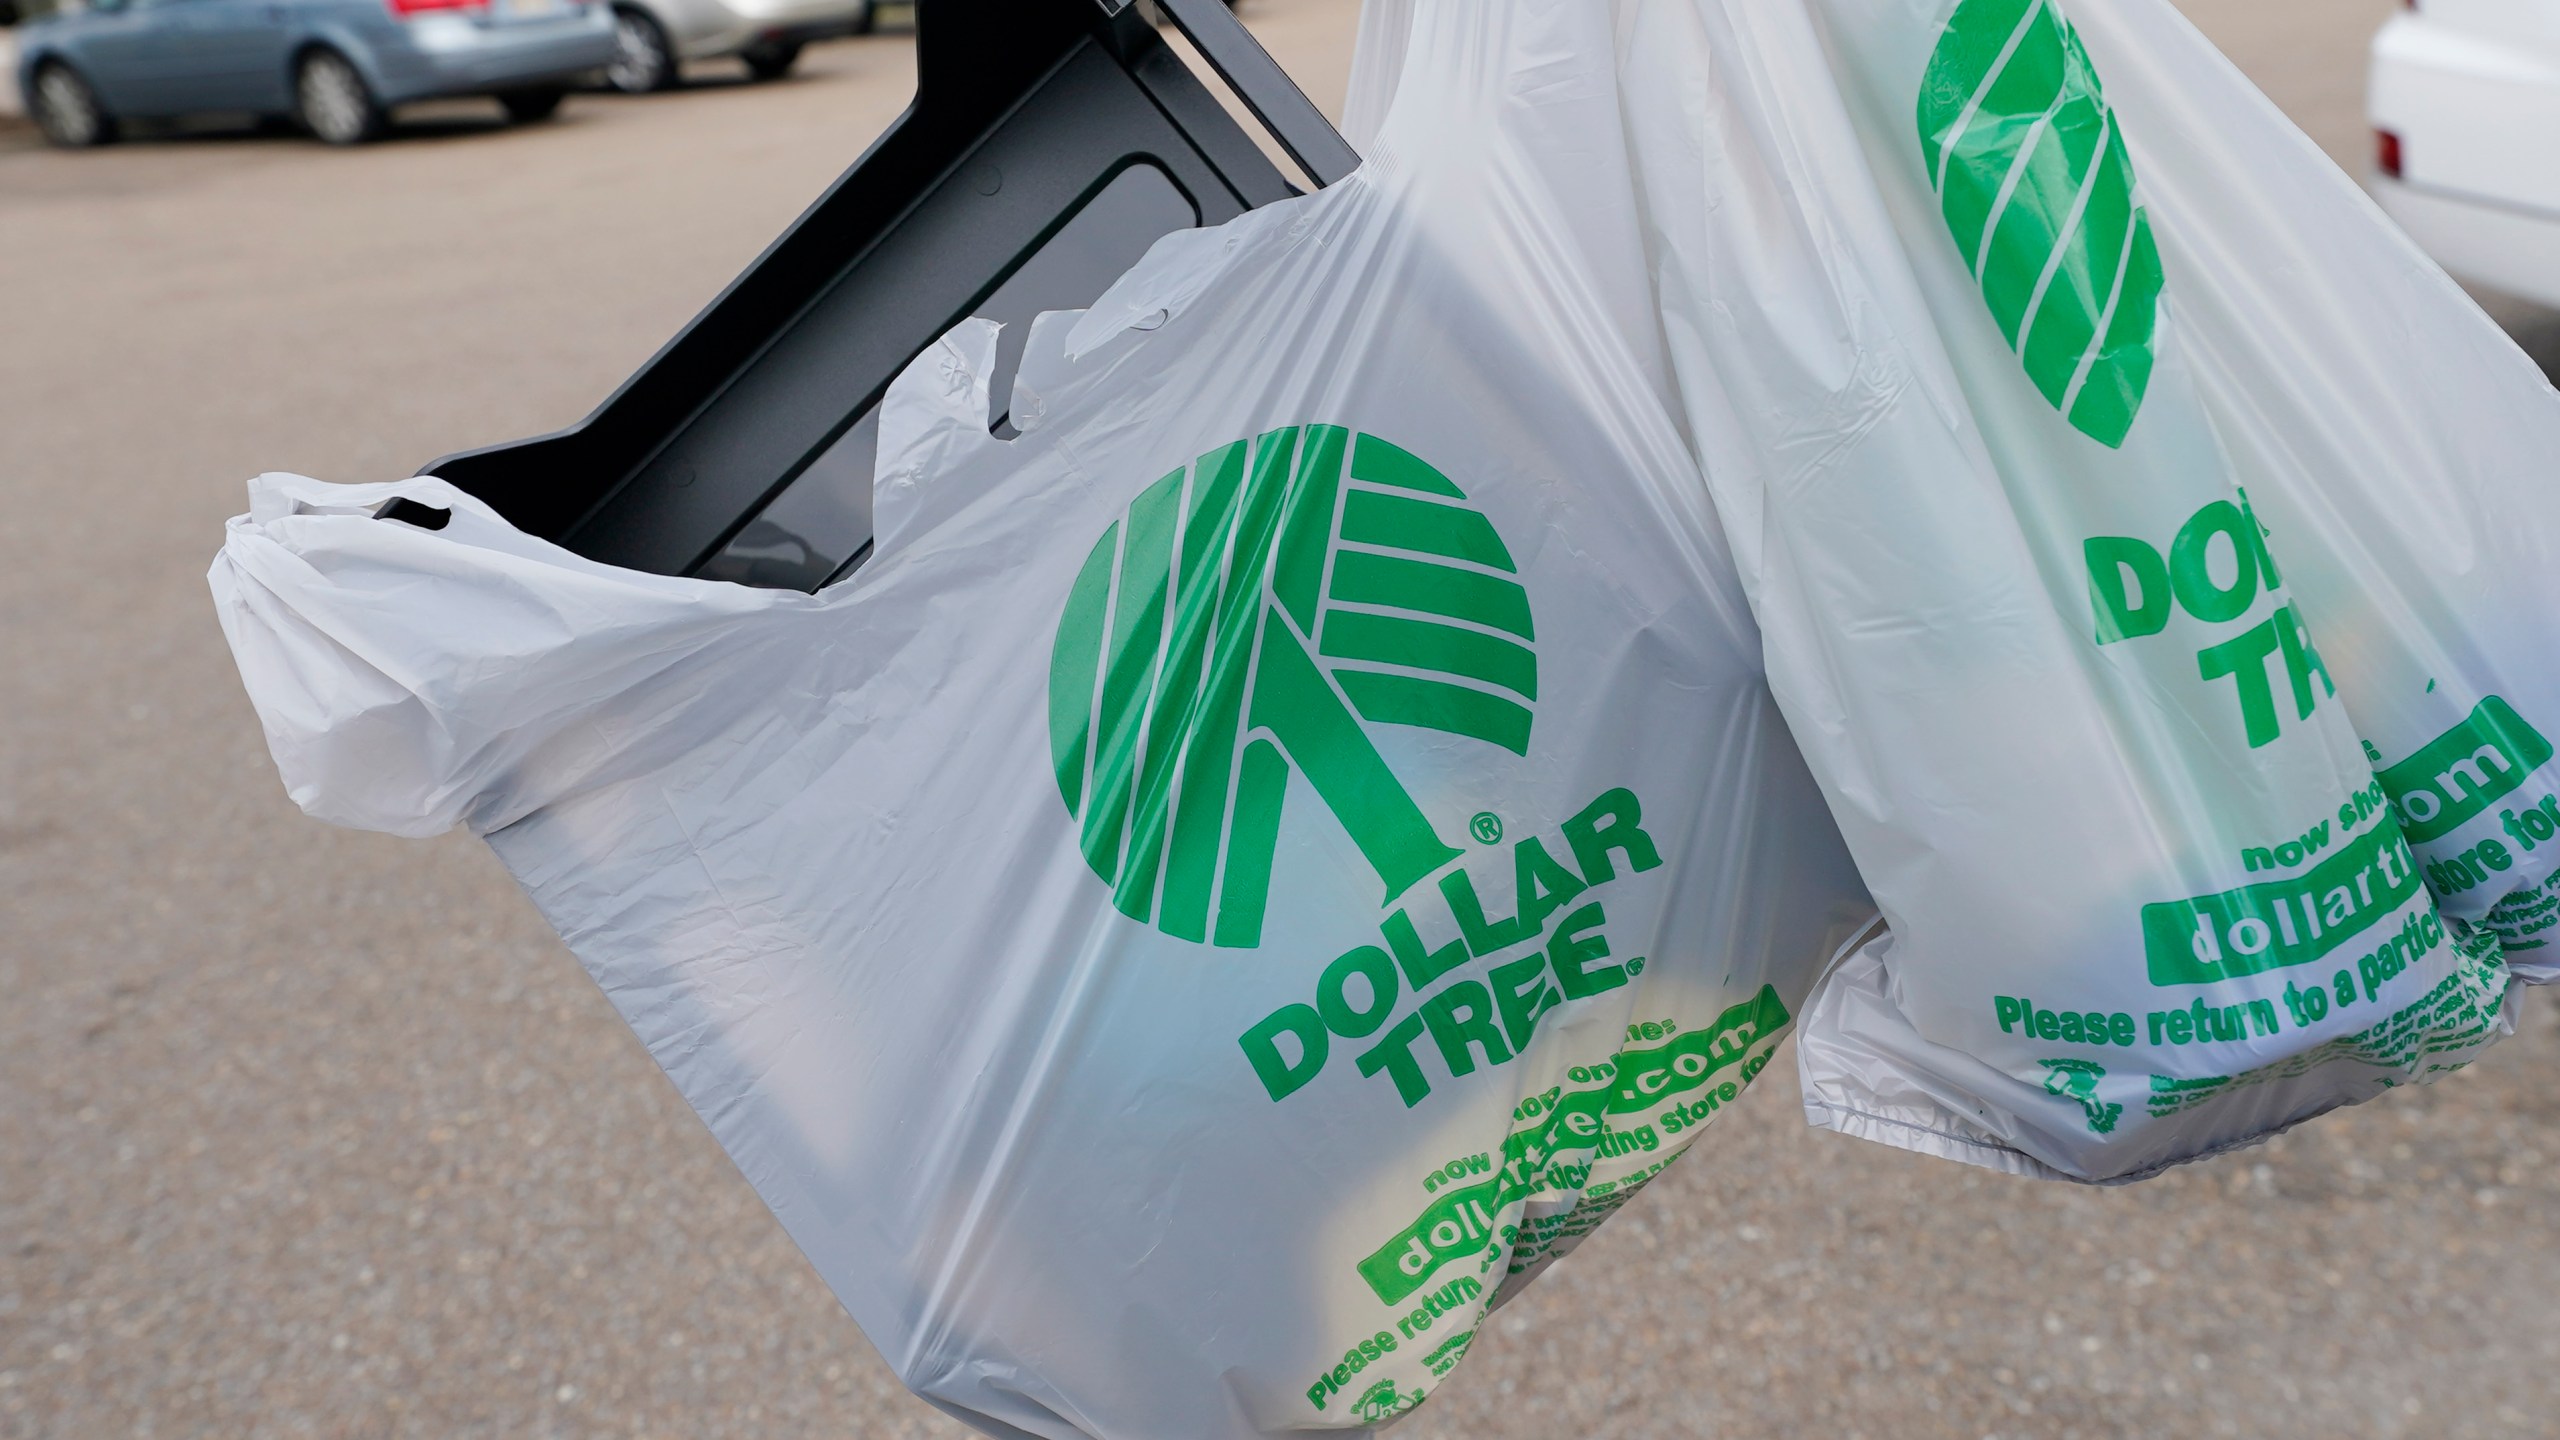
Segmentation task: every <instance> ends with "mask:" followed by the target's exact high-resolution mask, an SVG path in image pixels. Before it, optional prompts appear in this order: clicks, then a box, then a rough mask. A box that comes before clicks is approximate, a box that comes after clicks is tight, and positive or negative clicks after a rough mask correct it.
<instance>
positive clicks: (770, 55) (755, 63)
mask: <svg viewBox="0 0 2560 1440" xmlns="http://www.w3.org/2000/svg"><path fill="white" fill-rule="evenodd" d="M738 58H739V59H741V60H744V61H746V62H747V73H748V74H749V75H752V76H754V77H755V78H757V79H758V80H779V79H781V78H782V77H783V76H785V75H788V74H790V73H791V67H792V66H794V65H797V64H799V63H800V47H799V46H798V45H794V44H788V43H785V42H782V41H768V42H766V43H764V44H761V45H750V46H748V47H747V48H746V49H744V50H741V51H739V52H738Z"/></svg>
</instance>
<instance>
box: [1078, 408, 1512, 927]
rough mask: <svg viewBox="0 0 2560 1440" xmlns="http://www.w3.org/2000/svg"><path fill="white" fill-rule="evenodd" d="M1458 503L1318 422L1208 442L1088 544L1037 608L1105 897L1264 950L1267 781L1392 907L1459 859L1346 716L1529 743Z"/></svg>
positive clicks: (1275, 832)
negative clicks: (1049, 618) (1346, 843)
mask: <svg viewBox="0 0 2560 1440" xmlns="http://www.w3.org/2000/svg"><path fill="white" fill-rule="evenodd" d="M1515 573H1516V572H1515V570H1514V567H1513V564H1512V560H1511V552H1510V551H1509V550H1507V549H1505V548H1504V546H1503V543H1502V537H1501V536H1499V535H1497V534H1496V533H1495V532H1494V528H1493V525H1492V522H1490V521H1488V520H1487V519H1486V518H1485V517H1484V515H1483V513H1482V512H1480V511H1478V510H1476V509H1475V508H1474V507H1473V506H1470V505H1469V504H1467V503H1466V495H1465V493H1464V492H1462V491H1460V490H1459V489H1458V487H1457V486H1455V485H1453V484H1451V483H1450V482H1449V480H1448V479H1447V477H1445V476H1443V475H1442V474H1441V473H1440V472H1439V471H1437V470H1434V469H1433V468H1431V467H1430V466H1429V465H1426V464H1424V463H1423V462H1422V461H1420V460H1418V459H1416V458H1414V457H1413V456H1411V455H1409V454H1406V453H1405V452H1404V451H1402V450H1399V449H1397V448H1396V447H1395V446H1393V445H1390V444H1388V443H1386V442H1385V441H1383V440H1380V439H1378V438H1377V437H1376V436H1374V435H1357V436H1355V435H1353V434H1352V433H1351V432H1350V431H1348V430H1345V429H1343V428H1341V427H1340V426H1333V425H1309V426H1304V427H1291V428H1289V429H1283V430H1274V431H1272V432H1270V433H1269V434H1267V435H1262V436H1260V437H1257V438H1256V439H1254V440H1251V441H1242V440H1239V441H1237V442H1236V443H1234V444H1232V445H1226V446H1222V447H1220V448H1218V449H1216V450H1212V451H1210V452H1209V453H1208V454H1206V455H1203V456H1201V457H1200V458H1199V459H1198V460H1196V461H1194V462H1192V463H1191V464H1190V465H1188V466H1185V467H1184V468H1182V469H1179V470H1176V471H1174V472H1173V473H1172V474H1169V475H1167V476H1165V477H1164V478H1162V479H1160V480H1158V481H1156V482H1155V483H1154V484H1152V485H1149V486H1148V487H1147V488H1146V489H1145V490H1144V491H1142V492H1140V494H1139V495H1138V497H1137V499H1135V500H1133V501H1131V502H1130V505H1129V509H1128V513H1127V514H1125V515H1124V516H1122V517H1121V518H1120V519H1119V520H1118V521H1116V522H1114V523H1113V524H1112V525H1111V527H1110V528H1109V529H1107V530H1105V531H1104V532H1103V535H1102V538H1101V540H1099V541H1098V542H1096V543H1095V545H1094V547H1093V553H1092V555H1090V556H1089V557H1087V559H1086V561H1085V564H1084V569H1083V571H1082V573H1080V574H1079V575H1078V576H1077V577H1076V582H1075V587H1074V589H1073V590H1072V591H1071V592H1070V593H1069V595H1068V598H1067V604H1066V610H1065V613H1064V614H1063V615H1061V616H1060V618H1059V621H1058V636H1057V643H1056V646H1055V648H1054V650H1053V651H1052V652H1051V656H1050V665H1049V742H1050V753H1051V758H1052V759H1053V760H1054V761H1055V762H1056V765H1057V775H1058V791H1059V793H1060V794H1061V795H1062V796H1064V797H1065V799H1066V802H1067V810H1068V813H1070V814H1071V815H1073V816H1075V817H1076V819H1077V822H1078V825H1079V828H1080V830H1081V842H1082V846H1083V850H1084V856H1085V859H1086V861H1087V862H1088V863H1090V864H1091V865H1092V866H1093V869H1094V873H1096V874H1098V875H1100V876H1101V877H1102V878H1103V879H1104V880H1106V881H1108V882H1110V884H1111V887H1112V901H1113V904H1114V905H1115V906H1116V907H1117V908H1118V909H1119V910H1120V912H1121V913H1122V914H1124V915H1127V916H1129V917H1130V918H1131V919H1134V920H1141V921H1150V922H1152V923H1153V924H1155V925H1156V926H1157V927H1158V928H1160V929H1162V930H1163V931H1164V932H1165V933H1166V934H1169V935H1174V936H1178V937H1180V938H1183V939H1186V940H1198V941H1211V942H1212V943H1215V944H1218V945H1226V946H1238V947H1246V948H1250V947H1253V946H1256V945H1259V944H1260V943H1261V939H1262V917H1263V911H1264V907H1265V905H1266V903H1267V901H1268V899H1269V891H1270V881H1271V860H1272V853H1273V850H1274V847H1275V845H1276V844H1277V841H1278V838H1279V829H1280V806H1281V800H1282V797H1283V796H1284V795H1285V794H1286V793H1287V790H1288V785H1289V777H1290V776H1291V775H1292V774H1293V773H1294V774H1297V775H1300V776H1303V777H1305V779H1306V781H1307V783H1308V785H1309V786H1310V787H1311V788H1312V789H1313V790H1314V791H1315V793H1316V797H1317V798H1318V799H1319V800H1321V801H1322V802H1323V803H1324V806H1325V808H1326V809H1328V810H1330V811H1331V812H1332V813H1333V817H1334V819H1335V820H1337V821H1339V822H1340V823H1341V825H1342V827H1343V829H1344V830H1345V831H1346V832H1347V833H1348V834H1349V835H1350V837H1351V840H1352V842H1353V843H1354V844H1355V845H1357V846H1358V847H1359V850H1360V853H1361V855H1362V856H1364V857H1365V858H1366V859H1367V860H1368V862H1369V864H1370V866H1371V867H1372V868H1373V869H1375V870H1376V871H1377V874H1378V878H1379V880H1380V881H1381V882H1383V883H1384V885H1385V887H1386V898H1387V899H1388V900H1393V899H1394V898H1395V897H1396V896H1398V895H1401V894H1403V893H1404V891H1405V890H1406V889H1407V888H1408V887H1410V886H1411V885H1413V883H1414V882H1416V881H1418V880H1420V879H1422V878H1423V877H1425V876H1427V875H1429V874H1430V873H1432V872H1433V871H1434V870H1437V869H1438V868H1440V866H1442V865H1443V864H1445V863H1447V862H1448V861H1450V860H1452V859H1455V858H1456V857H1457V856H1458V854H1459V853H1460V852H1459V851H1458V849H1457V848H1456V847H1454V846H1452V845H1450V844H1448V843H1447V842H1446V841H1444V840H1443V839H1442V838H1441V837H1440V835H1439V834H1438V833H1437V832H1436V831H1435V830H1434V829H1433V828H1432V825H1431V821H1430V820H1429V819H1428V818H1427V817H1425V816H1424V814H1423V813H1422V807H1421V806H1419V805H1417V804H1416V803H1415V802H1414V799H1413V796H1412V795H1411V794H1410V793H1409V792H1408V791H1407V790H1406V788H1405V786H1404V783H1403V782H1402V781H1400V780H1399V779H1397V777H1396V775H1395V774H1394V772H1393V771H1391V770H1389V769H1388V767H1387V764H1386V761H1385V760H1384V759H1383V758H1382V757H1381V756H1380V755H1379V754H1378V750H1377V747H1376V746H1375V745H1374V744H1373V743H1371V741H1370V738H1369V735H1368V732H1367V730H1366V729H1365V728H1364V725H1363V722H1368V723H1369V724H1386V725H1414V726H1420V727H1422V728H1424V729H1430V730H1439V731H1444V732H1446V733H1449V734H1453V735H1466V736H1472V737H1474V738H1475V739H1478V740H1483V741H1486V742H1489V743H1491V744H1495V745H1499V746H1501V747H1502V748H1504V749H1506V750H1509V751H1511V752H1512V753H1514V754H1518V755H1525V754H1527V753H1528V748H1529V721H1530V710H1529V706H1530V703H1531V702H1533V701H1534V700H1535V699H1536V698H1537V693H1538V661H1537V655H1536V652H1535V651H1534V650H1532V649H1531V648H1530V647H1531V643H1532V642H1533V641H1534V640H1535V638H1536V635H1535V631H1534V629H1533V627H1532V626H1531V624H1530V618H1529V596H1528V592H1527V591H1525V590H1523V589H1521V587H1520V583H1519V581H1517V580H1516V579H1513V578H1512V576H1513V575H1514V574H1515Z"/></svg>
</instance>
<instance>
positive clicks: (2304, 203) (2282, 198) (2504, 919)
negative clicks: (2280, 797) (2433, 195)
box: [2072, 0, 2560, 982]
mask: <svg viewBox="0 0 2560 1440" xmlns="http://www.w3.org/2000/svg"><path fill="white" fill-rule="evenodd" d="M2084 10H2085V12H2086V13H2083V11H2084ZM2072 14H2073V17H2074V21H2075V23H2076V24H2077V25H2078V27H2079V29H2080V31H2081V33H2082V34H2084V35H2085V36H2086V37H2087V45H2088V48H2089V51H2090V54H2091V56H2092V57H2093V59H2095V60H2096V61H2097V62H2098V63H2099V64H2100V65H2101V66H2102V68H2103V73H2104V74H2105V75H2106V76H2107V79H2108V88H2107V97H2108V100H2109V103H2110V104H2111V106H2112V108H2113V110H2114V112H2115V114H2117V115H2118V116H2120V117H2121V122H2120V123H2121V125H2122V128H2123V131H2124V134H2125V138H2126V144H2127V150H2128V154H2129V155H2130V156H2131V158H2132V161H2133V163H2134V165H2135V167H2136V168H2137V171H2138V173H2139V174H2140V175H2141V177H2142V180H2143V184H2144V188H2145V190H2146V192H2147V194H2148V196H2149V197H2150V203H2149V205H2148V207H2147V208H2148V210H2149V213H2150V216H2151V219H2152V223H2153V226H2154V228H2155V231H2156V233H2157V234H2158V236H2159V238H2160V249H2161V258H2162V263H2163V265H2164V266H2165V267H2166V269H2167V270H2168V271H2169V273H2170V274H2171V275H2172V276H2173V277H2174V282H2175V283H2174V287H2173V288H2172V290H2171V291H2170V294H2171V297H2172V302H2171V303H2172V309H2173V310H2174V312H2175V314H2176V316H2177V317H2178V318H2177V323H2178V324H2179V326H2180V328H2181V330H2182V332H2183V334H2184V336H2185V337H2186V342H2187V347H2188V353H2189V355H2190V357H2191V363H2192V365H2193V366H2194V369H2195V373H2196V380H2197V388H2198V390H2199V392H2200V393H2201V395H2202V397H2203V400H2204V406H2205V411H2206V413H2207V415H2208V416H2210V417H2211V419H2212V422H2213V427H2214V430H2215V432H2216V433H2217V434H2218V435H2220V436H2221V438H2222V441H2223V445H2224V447H2225V449H2226V451H2227V452H2228V453H2229V455H2230V457H2231V460H2232V464H2233V468H2234V471H2235V473H2236V474H2237V475H2238V476H2239V477H2240V481H2241V484H2242V485H2243V486H2244V487H2245V488H2246V489H2247V490H2248V492H2249V494H2250V496H2251V498H2252V499H2253V500H2254V501H2255V502H2256V503H2257V508H2258V511H2259V514H2260V516H2261V518H2262V519H2263V520H2264V521H2265V523H2266V524H2267V526H2268V528H2269V529H2270V530H2271V531H2273V532H2274V543H2275V544H2276V545H2277V546H2278V547H2279V548H2280V549H2281V551H2282V553H2283V554H2284V556H2285V557H2286V559H2287V561H2288V563H2289V565H2290V567H2291V568H2290V569H2289V570H2288V571H2287V574H2286V578H2287V579H2288V580H2289V581H2290V582H2291V584H2292V586H2293V588H2294V590H2295V592H2296V593H2297V594H2298V595H2300V596H2301V599H2302V606H2303V612H2304V614H2305V615H2306V616H2307V617H2308V618H2309V619H2310V621H2311V624H2312V626H2313V628H2314V629H2315V630H2316V631H2317V633H2319V634H2320V635H2321V636H2322V637H2323V653H2324V654H2325V655H2326V656H2327V658H2328V662H2329V669H2330V673H2331V674H2332V675H2334V676H2335V677H2336V680H2337V684H2338V693H2339V695H2340V697H2341V698H2343V699H2344V700H2345V701H2346V704H2347V712H2348V714H2350V715H2352V716H2353V717H2354V718H2355V723H2356V729H2357V731H2358V732H2359V733H2360V734H2361V735H2362V736H2363V737H2364V739H2365V740H2366V742H2367V743H2368V744H2369V745H2371V746H2372V756H2373V760H2374V765H2375V772H2376V778H2377V779H2379V780H2380V781H2381V782H2382V785H2383V788H2384V790H2385V791H2386V792H2387V793H2389V795H2390V796H2391V799H2392V803H2393V805H2394V806H2395V807H2396V808H2397V809H2398V811H2399V815H2400V823H2401V829H2402V833H2403V834H2404V836H2405V837H2406V838H2407V839H2408V841H2409V844H2410V848H2411V849H2412V850H2413V851H2414V852H2415V853H2416V855H2417V858H2418V861H2419V869H2420V872H2421V873H2422V874H2423V875H2424V876H2425V877H2426V879H2427V883H2428V888H2429V889H2431V890H2433V891H2434V892H2435V895H2436V898H2437V901H2438V903H2439V904H2440V905H2441V906H2442V907H2443V909H2444V913H2445V914H2446V915H2448V916H2455V917H2459V918H2462V919H2464V920H2468V921H2474V922H2485V923H2486V924H2487V925H2488V926H2489V928H2490V929H2492V930H2494V931H2495V932H2496V933H2497V934H2498V936H2499V938H2500V940H2501V941H2502V942H2503V943H2504V946H2505V951H2506V958H2507V963H2508V965H2509V966H2510V967H2511V968H2512V969H2513V971H2514V973H2515V974H2516V975H2517V976H2518V977H2519V978H2523V979H2528V980H2533V981H2537V982H2540V981H2547V980H2550V979H2553V978H2555V977H2560V894H2555V893H2554V892H2553V891H2552V890H2551V889H2550V888H2549V887H2547V886H2546V885H2545V884H2544V882H2545V881H2547V880H2548V879H2549V878H2550V877H2551V875H2552V874H2553V873H2554V871H2555V870H2556V869H2560V759H2555V757H2554V752H2553V747H2554V744H2555V742H2560V663H2555V657H2560V484H2556V483H2555V477H2560V395H2556V394H2554V393H2553V391H2552V388H2551V386H2550V383H2549V382H2548V381H2547V380H2545V379H2544V377H2543V374H2542V372H2541V370H2540V369H2538V368H2537V367H2536V366H2535V365H2534V364H2533V362H2532V361H2531V360H2530V359H2529V358H2528V357H2527V356H2526V355H2525V354H2524V353H2523V352H2522V351H2521V350H2519V349H2517V348H2516V346H2515V343H2514V342H2513V341H2511V340H2509V339H2508V338H2507V336H2506V334H2505V332H2503V331H2501V330H2500V329H2498V327H2497V326H2496V324H2494V323H2493V322H2492V321H2491V320H2490V319H2489V317H2488V316H2487V315H2485V314H2483V313H2481V311H2480V308H2479V306H2477V305H2475V304H2473V303H2472V301H2471V300H2470V298H2469V297H2468V296H2466V295H2464V294H2463V293H2462V291H2461V289H2460V287H2458V286H2456V285H2455V284H2454V283H2453V282H2452V281H2451V280H2450V279H2448V278H2447V277H2446V276H2445V274H2444V272H2443V271H2441V270H2440V269H2438V268H2437V266H2436V264H2435V262H2434V261H2432V260H2430V259H2428V258H2427V257H2426V256H2425V255H2424V254H2423V253H2421V252H2420V251H2419V250H2418V248H2417V246H2416V245H2415V244H2413V243H2411V241H2410V240H2409V239H2408V237H2407V236H2405V235H2403V234H2402V233H2401V232H2400V230H2399V228H2398V227H2397V226H2395V225H2393V224H2392V223H2391V222H2390V221H2389V219H2388V218H2387V217H2385V216H2384V215H2383V214H2382V212H2381V211H2380V210H2379V209H2378V208H2377V207H2376V206H2375V205H2374V204H2373V203H2372V201H2371V200H2370V199H2369V198H2368V197H2367V196H2366V195H2365V194H2364V192H2363V191H2362V190H2361V189H2359V188H2358V187H2357V186H2356V184H2355V183H2354V182H2353V181H2352V180H2350V179H2349V178H2348V177H2347V176H2346V175H2345V174H2343V173H2341V172H2340V171H2339V170H2338V169H2337V167H2335V166H2334V165H2331V164H2329V163H2327V159H2326V157H2325V156H2323V155H2322V154H2321V153H2320V151H2319V149H2318V147H2317V146H2315V145H2313V144H2312V142H2311V141H2310V139H2309V138H2308V137H2306V136H2304V135H2303V134H2302V133H2301V132H2300V131H2298V130H2296V129H2295V128H2294V127H2293V125H2292V124H2291V123H2290V122H2288V121H2287V120H2285V118H2284V117H2283V116H2282V115H2281V114H2280V113H2278V112H2277V110H2276V108H2275V106H2274V105H2273V104H2272V103H2270V102H2269V101H2268V100H2267V98H2266V97H2265V96H2263V95H2261V94H2259V93H2258V91H2257V90H2256V89H2254V88H2253V87H2251V86H2250V85H2249V83H2248V82H2247V81H2246V80H2245V79H2244V78H2242V77H2241V76H2240V74H2239V73H2238V72H2237V71H2236V70H2234V69H2233V68H2232V66H2231V64H2230V62H2229V61H2227V60H2225V59H2224V58H2223V57H2222V56H2221V55H2220V53H2218V52H2217V51H2215V50H2214V48H2213V46H2212V45H2211V44H2210V43H2209V42H2208V41H2206V39H2205V38H2204V37H2203V36H2202V35H2200V34H2198V33H2196V31H2195V29H2194V27H2193V26H2191V25H2189V24H2188V23H2187V22H2186V20H2185V19H2184V18H2183V17H2181V16H2179V15H2178V14H2177V13H2176V12H2175V11H2174V10H2172V9H2171V8H2170V7H2169V6H2168V5H2167V4H2165V3H2161V0H2140V3H2123V4H2113V5H2088V6H2082V7H2078V8H2075V9H2074V10H2073V11H2072Z"/></svg>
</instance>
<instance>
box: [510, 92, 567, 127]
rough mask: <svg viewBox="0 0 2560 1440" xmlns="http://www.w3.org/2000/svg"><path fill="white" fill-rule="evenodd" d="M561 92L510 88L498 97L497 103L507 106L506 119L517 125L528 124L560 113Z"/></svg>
mask: <svg viewBox="0 0 2560 1440" xmlns="http://www.w3.org/2000/svg"><path fill="white" fill-rule="evenodd" d="M561 93H562V92H560V91H558V90H510V91H508V92H507V93H506V94H504V95H501V96H499V97H498V103H499V104H501V105H503V106H505V107H506V108H507V119H509V120H510V121H512V122H514V123H515V124H518V125H530V124H533V123H534V122H535V121H537V120H548V119H550V118H551V117H552V116H554V115H557V114H559V113H560V97H561Z"/></svg>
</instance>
